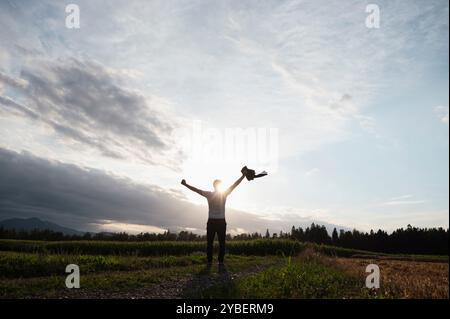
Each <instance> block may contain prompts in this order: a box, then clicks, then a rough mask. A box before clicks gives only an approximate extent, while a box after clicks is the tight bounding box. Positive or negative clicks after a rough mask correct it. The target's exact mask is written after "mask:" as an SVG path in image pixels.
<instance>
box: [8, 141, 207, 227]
mask: <svg viewBox="0 0 450 319" xmlns="http://www.w3.org/2000/svg"><path fill="white" fill-rule="evenodd" d="M202 210H203V209H202V208H200V207H197V206H195V205H192V204H190V203H187V202H185V201H183V200H181V199H180V196H179V194H176V193H174V194H172V193H170V192H167V191H164V190H162V189H160V188H158V187H155V186H146V185H139V184H135V183H133V182H132V181H130V180H128V179H123V178H118V177H115V176H111V175H108V174H107V173H105V172H102V171H99V170H94V169H85V168H81V167H78V166H75V165H69V164H63V163H60V162H52V161H48V160H45V159H42V158H38V157H35V156H33V155H31V154H29V153H21V154H19V153H15V152H12V151H9V150H5V149H0V219H5V218H10V217H39V218H42V219H47V220H50V221H53V222H56V223H62V224H64V225H68V226H71V227H75V228H80V229H86V227H88V224H89V223H102V221H103V220H113V221H116V222H123V223H133V224H149V225H157V226H160V227H168V228H172V229H173V228H176V227H192V228H197V227H198V226H199V225H200V224H201V222H202V220H203V219H204V218H203V217H204V212H203V216H202V215H201V211H202Z"/></svg>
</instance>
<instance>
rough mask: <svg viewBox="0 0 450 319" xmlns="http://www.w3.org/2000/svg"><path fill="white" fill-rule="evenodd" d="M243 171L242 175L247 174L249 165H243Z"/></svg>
mask: <svg viewBox="0 0 450 319" xmlns="http://www.w3.org/2000/svg"><path fill="white" fill-rule="evenodd" d="M241 173H242V175H245V174H247V166H244V167H242V169H241Z"/></svg>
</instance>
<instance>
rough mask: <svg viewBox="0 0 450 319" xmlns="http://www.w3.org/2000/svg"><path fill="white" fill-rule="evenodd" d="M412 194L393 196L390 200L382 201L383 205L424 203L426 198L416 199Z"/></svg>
mask: <svg viewBox="0 0 450 319" xmlns="http://www.w3.org/2000/svg"><path fill="white" fill-rule="evenodd" d="M413 198H414V196H413V195H411V194H406V195H401V196H396V197H392V198H391V199H389V200H388V201H385V202H383V203H382V206H398V205H418V204H424V203H426V202H427V201H426V200H414V199H413Z"/></svg>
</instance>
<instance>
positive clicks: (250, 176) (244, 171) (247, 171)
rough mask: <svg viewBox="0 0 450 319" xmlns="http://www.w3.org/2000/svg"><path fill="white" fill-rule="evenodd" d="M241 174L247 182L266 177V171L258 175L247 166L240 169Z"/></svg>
mask: <svg viewBox="0 0 450 319" xmlns="http://www.w3.org/2000/svg"><path fill="white" fill-rule="evenodd" d="M241 173H242V174H244V175H245V177H246V178H247V180H249V181H252V180H253V179H255V178H259V177H263V176H266V175H267V172H266V171H262V172H261V173H259V174H256V173H255V170H253V169H249V168H247V166H244V167H242V169H241Z"/></svg>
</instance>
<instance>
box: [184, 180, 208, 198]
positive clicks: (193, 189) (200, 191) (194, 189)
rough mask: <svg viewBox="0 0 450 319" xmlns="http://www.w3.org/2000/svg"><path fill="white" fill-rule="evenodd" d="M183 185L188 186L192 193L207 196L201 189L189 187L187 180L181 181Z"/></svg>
mask: <svg viewBox="0 0 450 319" xmlns="http://www.w3.org/2000/svg"><path fill="white" fill-rule="evenodd" d="M181 185H184V186H186V187H187V188H189V189H190V190H191V191H193V192H196V193H197V194H200V195H202V196H205V194H204V191H202V190H201V189H198V188H196V187H194V186H191V185H189V184H188V183H186V180H184V179H183V180H182V181H181Z"/></svg>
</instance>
